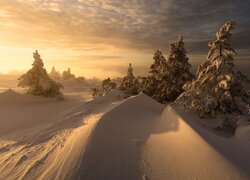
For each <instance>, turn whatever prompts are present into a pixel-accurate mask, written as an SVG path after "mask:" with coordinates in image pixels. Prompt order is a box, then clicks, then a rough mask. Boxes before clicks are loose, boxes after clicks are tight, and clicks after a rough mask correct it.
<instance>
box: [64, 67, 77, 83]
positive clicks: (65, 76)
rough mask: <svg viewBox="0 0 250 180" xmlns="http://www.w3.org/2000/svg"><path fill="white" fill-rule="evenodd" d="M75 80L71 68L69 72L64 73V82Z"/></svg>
mask: <svg viewBox="0 0 250 180" xmlns="http://www.w3.org/2000/svg"><path fill="white" fill-rule="evenodd" d="M73 78H75V75H74V74H72V73H71V70H70V68H68V70H67V71H63V73H62V79H63V80H69V79H73Z"/></svg>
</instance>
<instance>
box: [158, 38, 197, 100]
mask: <svg viewBox="0 0 250 180" xmlns="http://www.w3.org/2000/svg"><path fill="white" fill-rule="evenodd" d="M186 54H187V51H186V49H185V47H184V42H183V38H182V36H181V35H180V36H178V38H177V40H176V42H174V43H172V44H170V46H169V55H168V60H167V69H166V70H165V71H162V72H161V74H162V75H161V76H162V78H161V79H162V81H161V83H160V89H161V101H162V102H166V101H174V100H176V98H177V97H178V96H179V95H180V94H181V93H182V92H183V89H182V86H183V85H184V84H186V83H187V82H189V81H191V80H192V79H194V78H195V77H194V75H193V74H192V73H191V72H190V68H191V65H190V64H189V62H188V57H187V56H186Z"/></svg>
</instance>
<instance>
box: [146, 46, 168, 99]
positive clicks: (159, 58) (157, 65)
mask: <svg viewBox="0 0 250 180" xmlns="http://www.w3.org/2000/svg"><path fill="white" fill-rule="evenodd" d="M153 59H154V63H153V64H152V65H151V66H150V71H149V75H148V77H147V78H146V79H145V81H144V82H143V92H144V93H145V94H147V95H148V96H150V97H152V98H154V99H156V100H157V101H158V102H161V103H164V101H163V99H162V92H161V91H162V89H161V84H162V76H163V74H165V71H166V68H167V61H166V59H165V57H164V56H163V55H162V52H161V51H159V50H157V51H155V53H154V57H153Z"/></svg>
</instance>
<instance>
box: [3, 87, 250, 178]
mask: <svg viewBox="0 0 250 180" xmlns="http://www.w3.org/2000/svg"><path fill="white" fill-rule="evenodd" d="M122 97H123V94H122V93H121V92H120V91H113V92H111V93H110V94H109V95H107V96H105V97H98V98H96V99H95V100H92V101H85V100H84V99H83V98H81V97H80V96H79V97H78V98H77V97H76V95H75V96H72V95H68V96H66V100H65V101H58V100H57V99H53V98H52V99H51V98H42V97H34V96H29V95H23V94H19V93H17V92H14V91H12V90H8V91H5V92H3V93H1V94H0V123H1V126H0V179H13V180H14V179H58V180H62V179H67V180H68V179H95V180H98V179H121V180H122V179H126V180H127V179H130V180H133V179H135V180H138V179H247V178H249V174H250V158H249V151H250V144H249V140H250V139H249V134H250V127H249V126H241V127H240V128H238V130H237V131H236V133H235V136H233V137H232V138H225V137H221V136H218V135H216V134H214V133H213V132H211V131H208V130H206V129H204V128H203V127H201V126H200V125H199V124H197V123H196V122H195V121H193V120H192V119H193V118H194V117H193V116H192V115H191V114H187V113H186V112H184V111H182V109H179V108H178V107H176V106H172V105H171V106H163V105H161V104H159V103H157V102H156V101H155V100H153V99H151V98H149V97H148V96H146V95H145V94H139V95H137V96H133V97H131V98H129V99H126V100H123V99H122ZM14 105H15V106H14Z"/></svg>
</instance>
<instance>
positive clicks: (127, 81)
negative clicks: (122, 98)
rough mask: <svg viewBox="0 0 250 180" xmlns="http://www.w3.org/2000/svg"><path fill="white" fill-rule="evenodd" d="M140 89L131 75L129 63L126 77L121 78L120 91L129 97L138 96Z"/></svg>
mask: <svg viewBox="0 0 250 180" xmlns="http://www.w3.org/2000/svg"><path fill="white" fill-rule="evenodd" d="M140 89H141V88H140V84H139V81H138V80H137V78H136V77H135V76H134V74H133V68H132V64H131V63H129V67H128V72H127V76H125V77H124V78H123V80H122V83H121V86H120V90H122V91H124V93H125V94H126V95H128V96H131V95H137V94H139V92H140Z"/></svg>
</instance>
